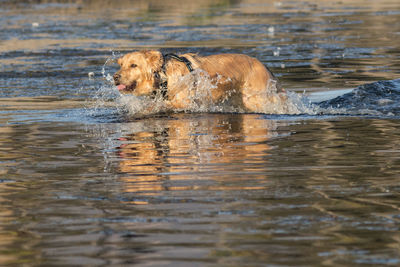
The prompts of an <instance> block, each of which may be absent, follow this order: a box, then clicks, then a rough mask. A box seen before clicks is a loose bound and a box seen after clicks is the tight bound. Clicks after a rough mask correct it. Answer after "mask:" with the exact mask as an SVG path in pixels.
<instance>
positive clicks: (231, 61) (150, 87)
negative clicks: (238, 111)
mask: <svg viewBox="0 0 400 267" xmlns="http://www.w3.org/2000/svg"><path fill="white" fill-rule="evenodd" d="M118 64H119V65H120V67H121V68H120V70H119V71H118V72H116V73H115V74H114V76H113V78H114V83H115V85H116V86H117V89H118V90H119V91H120V92H121V93H124V94H129V93H130V94H134V95H136V96H160V95H161V96H162V97H163V98H164V100H165V102H166V103H167V106H168V107H169V108H171V109H174V110H181V109H188V108H190V105H191V104H192V101H193V99H194V96H196V95H197V97H198V94H197V93H198V92H197V90H199V89H198V80H199V79H206V80H208V81H209V82H210V87H209V88H208V89H207V90H208V93H207V94H204V95H203V96H202V97H204V98H207V99H206V101H209V102H211V103H214V104H219V103H229V104H230V105H235V106H238V107H240V108H242V109H243V110H245V111H248V112H263V111H264V110H265V106H266V105H269V104H273V103H276V102H277V101H284V100H285V97H286V96H285V93H284V90H283V89H282V88H281V87H280V86H279V83H278V82H277V79H276V78H275V77H274V75H273V74H272V72H271V71H269V70H268V68H266V67H265V66H264V65H263V64H262V63H261V62H260V61H258V60H257V59H255V58H252V57H249V56H247V55H243V54H217V55H210V56H205V57H202V56H198V55H196V54H183V55H175V54H166V55H163V54H162V53H161V52H159V51H156V50H144V51H138V52H132V53H129V54H126V55H124V56H123V57H121V58H119V59H118ZM183 77H186V78H187V77H189V79H186V80H185V82H184V83H183V82H182V78H183Z"/></svg>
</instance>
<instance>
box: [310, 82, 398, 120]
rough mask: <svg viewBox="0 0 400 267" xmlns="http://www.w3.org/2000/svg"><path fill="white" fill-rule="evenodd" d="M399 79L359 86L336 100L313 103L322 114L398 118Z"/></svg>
mask: <svg viewBox="0 0 400 267" xmlns="http://www.w3.org/2000/svg"><path fill="white" fill-rule="evenodd" d="M399 103H400V79H396V80H389V81H378V82H374V83H370V84H364V85H361V86H359V87H357V88H355V89H353V90H352V91H351V92H349V93H346V94H343V95H340V96H338V97H336V98H333V99H330V100H326V101H321V102H319V103H315V104H314V105H316V106H317V107H318V109H319V112H320V113H322V114H335V115H372V116H400V106H399Z"/></svg>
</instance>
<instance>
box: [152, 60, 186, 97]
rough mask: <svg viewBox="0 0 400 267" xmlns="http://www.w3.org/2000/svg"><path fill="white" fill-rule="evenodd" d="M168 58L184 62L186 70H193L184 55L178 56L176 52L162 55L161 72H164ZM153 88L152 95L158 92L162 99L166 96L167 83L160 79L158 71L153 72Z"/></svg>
mask: <svg viewBox="0 0 400 267" xmlns="http://www.w3.org/2000/svg"><path fill="white" fill-rule="evenodd" d="M169 58H173V59H175V60H178V61H179V62H183V63H185V65H186V67H187V68H188V70H189V71H190V72H192V71H193V66H192V63H191V62H190V61H189V60H188V59H187V58H186V57H183V56H181V57H180V56H178V55H176V54H172V53H169V54H165V55H163V60H164V62H163V65H162V67H161V71H162V72H164V73H165V72H166V69H165V67H166V65H167V61H168V59H169ZM154 88H155V90H154V91H153V96H156V95H157V92H160V93H161V96H162V97H163V99H166V98H167V91H168V83H167V81H162V80H161V77H160V73H159V72H154Z"/></svg>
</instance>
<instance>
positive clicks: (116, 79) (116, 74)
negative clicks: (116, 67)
mask: <svg viewBox="0 0 400 267" xmlns="http://www.w3.org/2000/svg"><path fill="white" fill-rule="evenodd" d="M113 78H114V82H115V83H118V82H119V79H120V78H121V75H120V74H118V73H115V74H114V76H113Z"/></svg>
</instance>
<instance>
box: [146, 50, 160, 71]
mask: <svg viewBox="0 0 400 267" xmlns="http://www.w3.org/2000/svg"><path fill="white" fill-rule="evenodd" d="M143 54H144V56H145V58H146V61H147V64H148V65H149V67H150V69H151V72H152V73H153V72H158V71H160V70H161V67H162V64H163V56H162V54H161V52H160V51H157V50H147V51H143Z"/></svg>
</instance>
